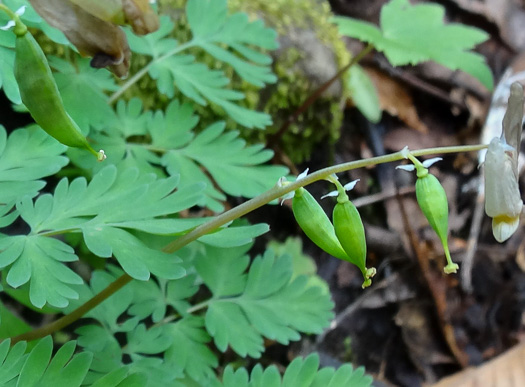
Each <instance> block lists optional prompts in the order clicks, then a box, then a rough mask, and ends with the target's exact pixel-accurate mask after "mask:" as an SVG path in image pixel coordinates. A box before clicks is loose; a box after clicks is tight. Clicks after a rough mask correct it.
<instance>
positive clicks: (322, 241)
mask: <svg viewBox="0 0 525 387" xmlns="http://www.w3.org/2000/svg"><path fill="white" fill-rule="evenodd" d="M292 209H293V214H294V216H295V220H296V221H297V224H298V225H299V227H301V229H302V230H303V231H304V233H305V234H306V236H307V237H308V238H310V239H311V240H312V242H314V243H315V244H316V245H317V246H319V247H320V248H321V249H323V250H324V251H326V252H327V253H328V254H330V255H332V256H334V257H336V258H339V259H344V260H348V256H347V255H346V253H345V251H344V250H343V248H342V247H341V243H339V240H338V239H337V237H336V235H335V231H334V226H333V225H332V223H331V222H330V219H328V216H327V215H326V213H325V212H324V210H323V208H322V207H321V205H320V204H319V203H318V202H317V200H315V198H314V197H313V196H312V195H311V194H310V193H309V192H308V191H307V190H305V189H304V188H299V189H298V190H297V191H295V195H294V198H293V201H292Z"/></svg>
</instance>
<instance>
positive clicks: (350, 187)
mask: <svg viewBox="0 0 525 387" xmlns="http://www.w3.org/2000/svg"><path fill="white" fill-rule="evenodd" d="M360 180H361V179H357V180H354V181H351V182H350V183H347V184H345V185H344V186H343V188H344V189H345V191H351V190H353V189H354V187H355V185H356V184H357V183H358V182H359V181H360Z"/></svg>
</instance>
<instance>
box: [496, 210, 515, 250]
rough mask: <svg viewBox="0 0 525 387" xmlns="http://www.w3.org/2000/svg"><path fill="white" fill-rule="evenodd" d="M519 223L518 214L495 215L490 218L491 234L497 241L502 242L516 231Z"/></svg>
mask: <svg viewBox="0 0 525 387" xmlns="http://www.w3.org/2000/svg"><path fill="white" fill-rule="evenodd" d="M519 225H520V217H519V215H518V216H516V217H514V218H510V217H508V216H497V217H495V218H493V219H492V234H494V238H495V239H496V240H497V241H498V242H499V243H503V242H505V241H506V240H507V239H509V238H510V237H511V236H512V234H514V233H515V232H516V230H517V229H518V226H519Z"/></svg>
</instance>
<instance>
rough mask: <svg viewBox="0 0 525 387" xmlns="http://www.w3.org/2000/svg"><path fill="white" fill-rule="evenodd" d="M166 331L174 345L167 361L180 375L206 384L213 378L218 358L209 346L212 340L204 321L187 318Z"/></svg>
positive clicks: (167, 352) (168, 351)
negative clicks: (206, 381)
mask: <svg viewBox="0 0 525 387" xmlns="http://www.w3.org/2000/svg"><path fill="white" fill-rule="evenodd" d="M166 329H167V331H166V332H167V333H168V334H169V335H170V336H171V337H172V338H173V344H172V345H171V346H170V347H169V348H168V350H167V351H166V354H165V359H166V361H167V362H168V363H170V364H172V365H173V367H175V369H176V371H177V372H178V373H180V374H182V373H184V374H186V375H188V376H189V377H191V378H193V379H194V380H196V381H200V382H201V383H202V384H204V381H205V380H207V379H209V378H210V377H212V376H213V374H214V372H213V368H214V367H217V365H218V360H217V357H216V356H215V355H214V354H213V352H212V351H211V350H210V349H209V348H208V346H207V343H208V342H209V341H210V340H211V338H210V336H209V334H208V333H207V332H206V330H205V329H204V319H203V318H201V317H196V316H187V317H184V318H183V319H181V320H179V321H177V322H176V323H173V324H168V325H167V326H166Z"/></svg>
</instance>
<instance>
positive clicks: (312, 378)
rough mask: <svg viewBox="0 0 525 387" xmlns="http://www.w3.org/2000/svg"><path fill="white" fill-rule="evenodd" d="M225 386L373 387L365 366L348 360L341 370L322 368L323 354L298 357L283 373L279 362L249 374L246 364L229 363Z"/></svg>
mask: <svg viewBox="0 0 525 387" xmlns="http://www.w3.org/2000/svg"><path fill="white" fill-rule="evenodd" d="M220 385H222V386H223V387H295V386H301V387H339V386H351V387H369V386H371V385H372V377H371V376H369V375H365V373H364V369H363V368H362V367H361V368H358V369H354V368H353V367H352V365H351V364H344V365H342V366H341V367H339V368H338V369H337V370H335V369H333V368H331V367H327V368H321V369H319V356H318V355H317V354H312V355H309V356H308V357H306V358H304V359H303V358H301V357H297V358H295V359H294V360H293V361H292V362H291V363H290V364H289V365H288V367H287V368H286V371H285V373H284V375H283V377H282V380H281V376H280V375H279V371H278V370H277V368H276V367H275V366H270V367H268V368H266V369H264V370H263V368H262V367H261V365H260V364H258V365H257V366H255V367H254V368H253V369H252V372H251V374H248V372H247V371H246V369H245V368H242V367H241V368H239V369H237V370H234V369H233V367H231V366H228V367H226V369H225V370H224V374H223V378H222V384H220Z"/></svg>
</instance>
